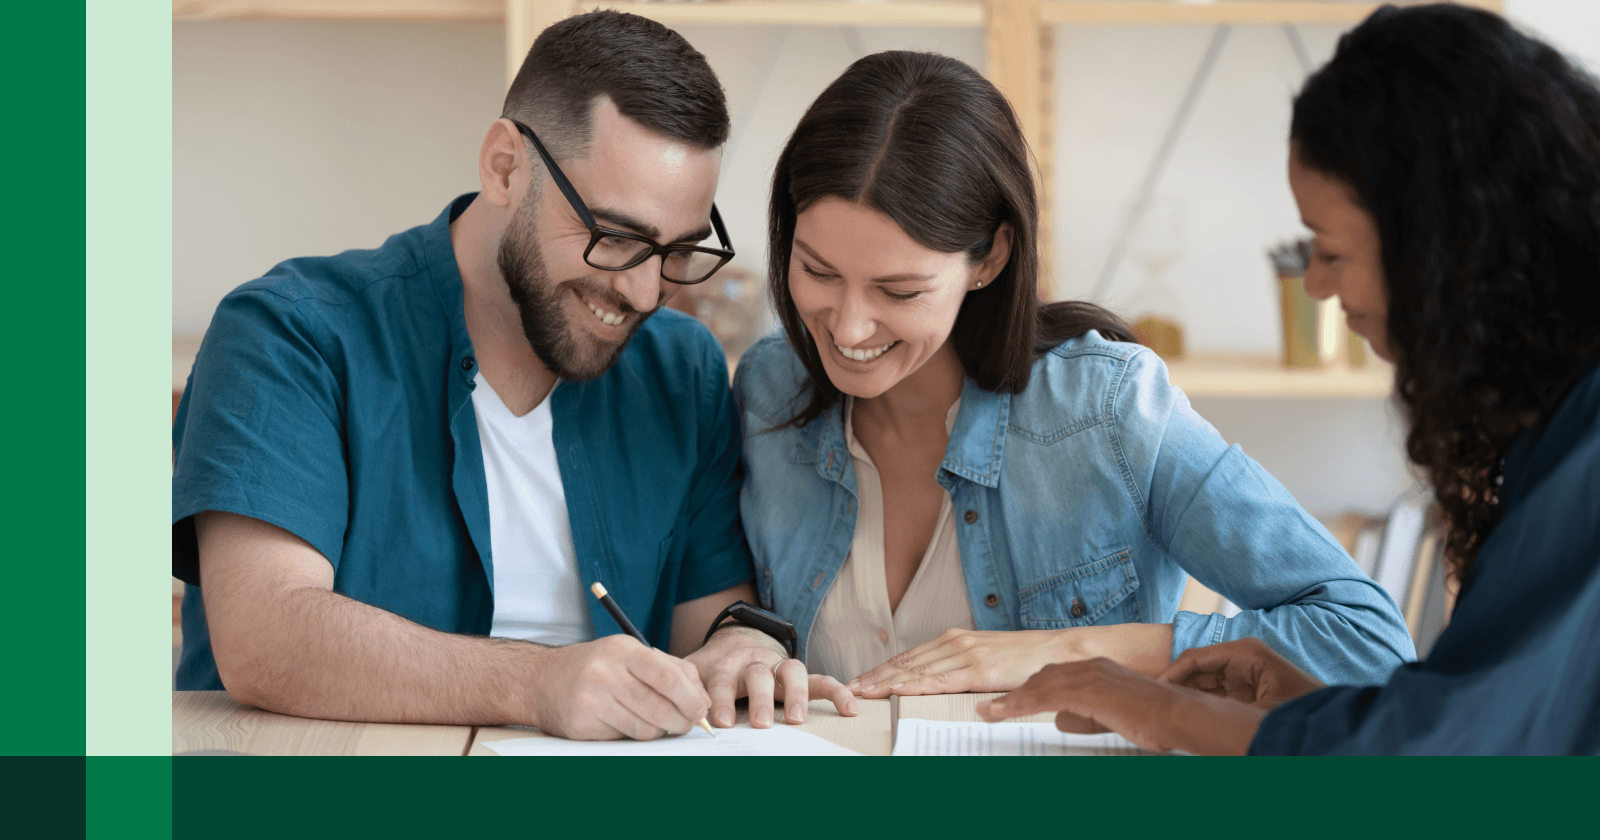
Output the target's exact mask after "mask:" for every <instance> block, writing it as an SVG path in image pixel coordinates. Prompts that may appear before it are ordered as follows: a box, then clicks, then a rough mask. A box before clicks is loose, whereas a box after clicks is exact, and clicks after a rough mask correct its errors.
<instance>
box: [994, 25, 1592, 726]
mask: <svg viewBox="0 0 1600 840" xmlns="http://www.w3.org/2000/svg"><path fill="white" fill-rule="evenodd" d="M1290 143H1291V146H1290V157H1289V183H1290V185H1291V187H1292V188H1293V190H1294V194H1295V200H1296V202H1297V203H1298V204H1299V206H1300V213H1301V217H1302V219H1304V221H1305V223H1306V225H1307V226H1308V227H1310V228H1311V230H1312V232H1313V233H1314V234H1315V235H1316V239H1315V245H1314V254H1313V257H1312V264H1311V267H1310V269H1309V270H1308V271H1307V274H1306V288H1307V290H1308V291H1311V292H1312V293H1313V294H1317V295H1318V296H1321V297H1326V296H1329V295H1333V294H1337V295H1339V299H1340V301H1341V302H1342V304H1343V307H1344V309H1345V311H1346V312H1347V313H1348V317H1349V322H1350V325H1351V327H1352V328H1353V329H1355V330H1356V332H1358V333H1360V334H1361V335H1363V336H1365V337H1366V338H1367V339H1368V340H1369V341H1370V342H1371V344H1372V347H1373V349H1374V350H1375V351H1376V352H1377V353H1378V354H1379V355H1380V356H1383V357H1385V358H1388V359H1391V360H1393V361H1394V362H1395V384H1396V396H1397V397H1398V400H1399V402H1400V404H1401V406H1402V407H1403V409H1404V411H1405V415H1406V417H1407V419H1408V421H1409V424H1410V433H1409V435H1408V437H1407V439H1406V451H1407V453H1408V454H1409V455H1410V457H1411V460H1412V461H1413V462H1415V463H1416V465H1417V466H1418V468H1419V469H1420V470H1421V471H1422V473H1423V474H1424V475H1426V476H1427V477H1428V479H1429V480H1430V481H1431V482H1432V484H1433V488H1434V491H1435V497H1436V499H1437V502H1438V505H1439V508H1440V510H1441V511H1442V512H1443V514H1444V517H1445V519H1446V520H1447V522H1448V525H1449V528H1450V531H1449V537H1448V540H1447V543H1446V551H1447V558H1448V561H1449V564H1450V569H1451V573H1452V574H1453V576H1454V577H1455V579H1456V580H1457V582H1458V583H1459V586H1460V589H1459V594H1458V596H1457V600H1456V605H1455V609H1454V612H1453V613H1452V616H1451V619H1450V624H1449V626H1448V627H1446V628H1445V630H1444V633H1443V634H1442V635H1441V636H1440V637H1439V640H1438V642H1437V643H1436V644H1435V645H1434V647H1433V649H1432V651H1430V653H1429V655H1428V659H1427V660H1426V661H1424V662H1418V663H1414V664H1410V665H1407V666H1405V667H1403V668H1400V669H1398V670H1397V671H1395V673H1394V674H1393V675H1392V676H1390V677H1389V678H1388V680H1387V681H1386V682H1381V681H1374V684H1369V685H1343V686H1335V687H1332V688H1328V687H1325V686H1324V685H1323V681H1321V680H1318V679H1315V678H1313V677H1312V676H1310V675H1308V674H1305V673H1303V672H1302V671H1301V670H1300V669H1298V668H1296V667H1295V666H1294V665H1293V664H1291V663H1289V662H1287V661H1285V660H1284V658H1283V657H1282V656H1280V655H1278V654H1279V653H1282V651H1279V652H1274V651H1273V650H1272V649H1271V648H1270V647H1268V646H1267V645H1264V644H1261V643H1260V642H1258V641H1254V640H1246V641H1243V642H1231V643H1228V644H1223V645H1218V646H1216V647H1214V648H1200V649H1196V650H1192V651H1189V652H1187V653H1185V654H1184V655H1183V656H1181V657H1179V659H1178V660H1177V661H1176V662H1174V663H1173V664H1172V666H1171V667H1170V668H1168V669H1167V670H1166V671H1165V672H1164V673H1162V674H1161V675H1160V676H1159V679H1150V678H1148V677H1146V676H1142V675H1139V674H1134V673H1132V672H1130V671H1128V670H1127V669H1125V668H1122V667H1120V666H1117V665H1115V664H1112V663H1109V662H1106V661H1103V660H1102V661H1098V662H1085V663H1073V664H1066V665H1055V666H1051V667H1049V668H1046V669H1044V670H1043V671H1041V672H1040V673H1039V674H1038V675H1036V676H1035V677H1033V678H1032V679H1030V680H1029V681H1028V684H1027V685H1025V686H1024V687H1023V688H1022V689H1021V690H1019V691H1017V692H1015V693H1013V694H1012V695H1010V696H1008V697H1005V698H1001V700H1000V701H998V702H997V703H995V704H991V705H990V706H989V707H988V709H987V714H988V715H989V717H991V718H992V719H1000V718H1004V717H1014V716H1017V715H1023V714H1030V713H1033V712H1038V711H1043V710H1047V709H1048V710H1054V711H1057V712H1059V713H1060V714H1059V716H1058V718H1057V724H1058V726H1060V727H1061V728H1063V729H1068V730H1072V731H1094V730H1098V729H1105V728H1109V729H1114V730H1116V731H1118V732H1121V733H1123V734H1124V735H1127V736H1128V737H1130V738H1132V739H1133V740H1135V741H1138V742H1139V743H1141V744H1143V745H1146V746H1150V747H1158V748H1181V749H1187V750H1190V751H1193V752H1203V753H1242V752H1245V751H1246V750H1247V749H1248V750H1249V751H1250V752H1252V753H1587V754H1592V753H1597V752H1600V368H1597V364H1596V363H1597V360H1600V89H1597V87H1596V82H1595V79H1594V78H1593V77H1592V76H1589V75H1587V74H1586V73H1584V72H1583V71H1581V70H1579V69H1577V68H1576V67H1574V66H1573V65H1572V64H1571V63H1569V62H1568V61H1567V60H1566V59H1564V58H1563V57H1562V56H1561V55H1560V54H1559V53H1557V52H1556V51H1555V50H1553V49H1551V48H1550V47H1548V46H1546V45H1545V44H1543V43H1541V42H1539V41H1537V40H1535V39H1533V38H1530V37H1527V36H1525V35H1522V34H1521V33H1518V32H1517V31H1516V30H1515V29H1513V28H1512V27H1511V26H1510V25H1509V24H1507V23H1506V21H1504V20H1503V19H1501V18H1500V17H1498V16H1496V15H1494V14H1491V13H1489V12H1485V11H1481V10H1476V9H1469V8H1463V7H1457V6H1445V5H1439V6H1430V7H1420V8H1413V9H1405V10H1395V9H1393V8H1388V7H1386V8H1384V9H1380V10H1379V11H1377V12H1375V13H1374V14H1373V15H1372V16H1371V17H1369V18H1368V19H1367V20H1366V21H1365V22H1364V23H1362V24H1361V25H1360V26H1358V27H1357V28H1356V29H1354V30H1352V31H1351V32H1350V33H1349V34H1347V35H1346V36H1344V38H1342V39H1341V40H1340V42H1339V47H1338V50H1337V51H1336V52H1335V54H1334V57H1333V59H1332V60H1331V61H1330V62H1329V63H1328V64H1327V66H1325V67H1323V68H1322V69H1321V70H1319V71H1318V72H1317V73H1316V74H1315V75H1313V76H1312V77H1311V79H1310V80H1309V81H1308V82H1307V83H1306V86H1305V89H1304V90H1302V91H1301V93H1300V95H1299V96H1298V97H1297V98H1296V100H1295V105H1294V120H1293V124H1292V128H1291V133H1290ZM1268 641H1269V642H1270V641H1271V640H1268ZM1274 646H1275V645H1274Z"/></svg>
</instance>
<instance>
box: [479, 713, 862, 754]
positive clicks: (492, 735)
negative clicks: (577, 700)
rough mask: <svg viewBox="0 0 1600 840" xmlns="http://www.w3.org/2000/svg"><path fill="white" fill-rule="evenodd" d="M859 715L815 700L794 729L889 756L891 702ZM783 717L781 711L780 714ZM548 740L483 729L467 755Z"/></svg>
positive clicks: (533, 733)
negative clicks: (495, 744) (505, 743)
mask: <svg viewBox="0 0 1600 840" xmlns="http://www.w3.org/2000/svg"><path fill="white" fill-rule="evenodd" d="M856 702H857V704H858V706H859V707H860V713H859V714H857V715H856V716H855V717H843V716H841V715H840V714H839V713H838V712H836V711H834V708H833V704H832V703H830V702H828V701H827V700H812V701H811V704H810V705H809V706H808V707H807V710H806V711H807V714H806V722H805V723H803V724H801V725H800V726H797V727H795V728H796V729H798V730H800V731H801V732H807V733H810V734H812V735H815V736H817V737H819V738H824V739H826V740H829V741H832V742H834V743H835V744H838V745H839V746H841V747H844V748H845V749H851V750H855V751H856V752H858V753H861V754H862V755H888V754H889V753H890V752H891V751H892V748H893V746H894V741H893V740H892V738H891V736H890V734H889V733H890V730H891V729H892V724H893V721H892V717H891V712H890V709H889V706H890V701H888V700H858V701H856ZM779 714H780V715H781V714H782V711H781V710H780V711H779ZM748 720H749V715H748V713H746V712H744V711H742V710H741V711H740V712H739V722H740V723H745V722H747V721H748ZM544 737H548V736H546V735H544V734H543V733H541V732H539V731H538V730H536V729H523V728H513V727H509V726H497V727H484V728H481V729H479V730H478V731H477V735H476V736H475V737H474V738H473V741H472V749H471V751H469V752H468V753H467V754H468V755H498V753H496V752H495V751H494V750H491V749H489V748H488V747H486V746H484V744H485V743H487V742H489V741H500V740H504V739H506V738H544Z"/></svg>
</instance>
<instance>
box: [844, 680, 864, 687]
mask: <svg viewBox="0 0 1600 840" xmlns="http://www.w3.org/2000/svg"><path fill="white" fill-rule="evenodd" d="M858 685H861V681H860V680H851V681H849V682H847V683H845V684H844V686H845V688H855V687H856V686H858Z"/></svg>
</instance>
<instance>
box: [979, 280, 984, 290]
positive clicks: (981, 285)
mask: <svg viewBox="0 0 1600 840" xmlns="http://www.w3.org/2000/svg"><path fill="white" fill-rule="evenodd" d="M978 288H980V289H981V288H983V281H982V280H979V281H978Z"/></svg>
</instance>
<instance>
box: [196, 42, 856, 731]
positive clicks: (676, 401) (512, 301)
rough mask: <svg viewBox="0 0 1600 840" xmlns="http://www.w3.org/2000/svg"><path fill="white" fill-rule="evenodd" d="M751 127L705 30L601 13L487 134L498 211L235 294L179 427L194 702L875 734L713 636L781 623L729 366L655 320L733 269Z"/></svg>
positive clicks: (773, 643) (789, 665)
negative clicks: (739, 137) (731, 611)
mask: <svg viewBox="0 0 1600 840" xmlns="http://www.w3.org/2000/svg"><path fill="white" fill-rule="evenodd" d="M727 135H728V116H727V106H726V103H725V101H724V99H723V95H722V90H721V87H720V85H719V84H718V83H717V80H716V77H715V75H714V74H713V73H712V71H711V68H710V67H709V66H708V65H707V64H706V62H705V59H704V57H703V56H701V55H700V54H699V53H698V52H696V51H695V50H694V49H693V48H692V47H690V46H689V44H688V43H687V42H685V41H684V40H683V39H682V38H681V37H680V36H678V35H677V34H676V33H673V32H672V31H670V30H668V29H666V28H665V27H663V26H661V25H660V24H657V23H654V22H652V21H649V20H646V19H644V18H639V17H636V16H632V15H625V14H618V13H613V12H597V13H593V14H589V15H583V16H580V17H575V18H569V19H567V20H565V21H562V22H560V23H558V24H556V25H554V26H552V27H550V28H549V29H547V30H546V31H545V32H544V33H542V34H541V35H540V37H539V39H538V40H537V41H536V42H535V44H534V45H533V48H532V50H530V52H529V54H528V58H527V60H526V61H525V62H524V64H523V66H522V68H521V71H520V72H519V73H518V75H517V78H516V80H515V81H514V82H513V83H512V86H511V90H510V91H509V93H508V94H507V96H506V104H505V110H504V113H503V116H502V118H501V119H499V120H496V121H495V122H494V124H493V125H491V126H490V128H489V131H488V133H487V134H486V135H485V137H484V140H483V145H482V148H481V149H480V152H479V158H478V171H479V178H480V182H481V184H482V191H481V192H480V193H478V194H476V195H467V196H462V197H461V198H458V199H456V200H455V201H454V202H452V203H451V204H450V206H449V207H448V208H447V209H446V210H445V212H444V213H443V214H441V215H440V216H439V218H438V219H437V220H435V221H434V222H433V223H432V224H430V225H425V226H423V227H418V228H414V229H412V230H410V231H406V232H405V233H401V234H397V235H395V236H393V237H391V238H390V239H389V240H388V241H387V242H386V243H384V245H383V246H382V247H380V248H378V249H376V250H372V251H349V252H346V253H344V254H340V255H338V256H335V257H326V258H306V259H297V260H290V261H289V262H286V263H283V264H280V265H279V266H277V267H276V268H274V269H273V270H272V271H271V272H269V273H268V274H267V275H266V276H264V277H262V278H260V279H258V280H255V281H253V282H251V283H248V284H246V285H244V286H242V287H240V288H239V289H236V290H235V291H234V292H232V293H231V294H230V295H228V297H227V298H225V299H224V300H223V302H222V303H221V305H220V306H219V307H218V310H217V313H216V315H215V317H214V319H213V321H212V324H211V327H210V329H209V330H208V331H207V334H206V338H205V342H204V343H203V345H202V346H201V349H200V352H199V354H198V356H197V359H196V362H195V368H194V371H193V373H192V374H191V376H190V380H189V385H188V388H187V389H186V391H185V395H184V399H183V402H182V404H181V405H180V406H179V409H178V419H177V422H176V424H175V426H174V429H173V443H174V447H175V466H174V474H173V574H174V575H175V576H177V577H179V578H182V579H183V580H184V581H185V582H186V583H188V584H190V585H189V586H188V587H187V590H186V595H185V597H184V614H183V629H184V652H183V657H182V661H181V663H180V667H179V671H178V687H179V688H180V689H206V688H210V689H216V688H222V687H226V689H227V690H228V692H229V693H230V694H232V695H233V696H234V697H236V698H237V699H239V700H241V701H243V702H246V703H249V704H252V705H255V706H260V707H262V708H266V709H271V710H274V711H280V712H284V713H288V714H295V715H301V716H305V717H319V718H338V719H354V720H368V721H404V722H428V723H456V724H498V723H522V724H528V725H533V726H538V727H539V728H541V729H543V730H545V731H547V732H550V733H552V734H556V735H563V736H566V737H570V738H584V739H603V738H618V737H628V738H641V739H643V738H654V737H659V736H661V735H663V734H665V733H669V732H685V731H687V730H688V729H689V728H690V727H691V726H693V725H694V724H695V723H696V722H697V721H699V720H700V719H701V718H702V717H704V716H706V715H707V713H708V710H709V716H710V719H711V721H712V722H713V723H715V724H716V725H719V726H730V725H732V723H733V720H734V708H733V703H734V700H735V698H736V697H739V696H744V695H748V696H749V699H750V716H751V721H752V724H753V725H755V726H758V727H759V726H765V725H769V724H770V723H771V721H772V717H773V707H774V702H775V697H776V698H777V699H782V700H784V701H785V709H786V713H787V714H786V716H787V718H788V720H789V721H791V722H798V721H800V720H803V719H804V715H805V708H806V701H807V699H808V697H809V696H811V694H812V693H817V694H825V695H826V696H827V697H828V698H829V699H831V700H833V701H834V703H835V704H836V705H837V706H838V707H839V709H840V711H841V712H845V713H847V714H848V713H853V712H854V708H855V701H854V699H853V698H852V697H851V696H850V693H849V692H848V691H847V690H845V689H844V688H843V687H842V686H839V685H838V683H837V682H836V681H833V680H829V679H827V678H823V677H808V676H807V675H806V673H805V669H804V666H803V665H802V664H801V663H800V662H799V661H798V660H794V659H790V658H788V654H787V652H786V650H785V647H784V645H783V644H781V643H780V642H779V641H778V640H776V639H774V638H773V637H771V636H769V635H767V634H766V633H763V632H761V631H759V630H756V629H752V628H751V627H748V626H742V625H740V624H726V625H724V626H722V627H721V628H720V629H717V630H716V631H715V632H714V633H712V634H710V636H709V638H706V637H707V631H708V629H710V628H711V625H712V624H713V621H714V619H717V618H718V616H719V615H720V614H721V613H722V611H723V609H724V608H725V607H727V606H729V605H731V604H733V603H734V602H736V601H739V600H747V601H754V600H756V593H755V589H754V587H753V586H752V585H751V583H750V579H751V563H750V558H749V554H748V550H747V549H746V548H745V546H744V542H743V534H742V530H741V528H740V524H739V518H738V485H739V468H738V457H739V455H738V453H739V434H738V429H737V427H736V425H735V422H736V421H735V420H734V412H733V408H732V402H731V398H730V395H729V392H728V377H727V370H726V364H725V362H724V360H723V358H722V353H721V350H720V348H718V347H717V345H716V342H715V340H714V339H712V338H711V337H710V335H709V333H707V332H706V331H705V330H704V329H703V328H701V327H700V326H699V325H698V324H696V323H695V322H694V321H692V320H691V319H688V318H686V317H684V316H681V315H678V314H677V313H674V312H665V313H660V314H656V310H657V309H658V308H660V306H661V304H662V303H663V302H664V301H665V300H666V299H667V298H668V297H670V295H671V294H672V293H673V292H674V291H675V290H676V288H677V287H678V285H680V284H681V283H683V282H693V281H696V280H700V279H704V277H705V276H709V273H710V272H712V271H715V270H716V269H717V268H718V267H720V266H721V264H722V263H723V262H725V261H726V259H727V258H728V257H729V256H731V252H730V251H728V249H729V248H730V246H729V244H728V242H727V241H726V236H725V234H724V233H723V231H722V230H721V223H720V220H719V219H718V217H717V215H716V211H715V208H714V207H713V206H712V198H713V196H714V194H715V192H716V183H717V175H718V169H719V166H720V155H721V146H722V144H723V142H724V141H725V140H726V138H727ZM541 144H542V149H541ZM546 154H548V157H546ZM714 231H715V232H716V233H717V235H718V237H717V241H707V240H710V238H711V236H712V234H713V232H714ZM660 243H665V244H664V245H663V244H660ZM673 281H678V282H673ZM652 315H654V317H651V316H652ZM647 319H648V320H647ZM594 582H600V583H603V584H604V585H605V586H606V587H607V588H608V589H609V590H610V591H611V592H612V594H613V595H614V597H615V599H616V601H617V602H618V604H619V605H620V606H621V608H622V610H623V611H624V612H625V613H626V614H628V615H630V616H631V617H632V619H633V621H634V623H636V624H638V625H639V626H640V627H641V628H642V630H643V632H644V634H645V635H646V636H647V638H649V639H650V640H651V642H652V644H653V645H655V646H656V647H663V648H666V650H668V651H670V655H669V653H663V652H661V651H658V650H653V649H651V648H648V647H645V646H644V645H641V644H639V643H638V642H636V641H634V640H633V639H632V638H630V637H629V636H626V635H622V634H619V633H618V628H617V624H616V623H615V622H614V621H613V620H612V619H611V617H610V616H609V615H608V614H607V613H605V612H604V611H603V610H601V609H599V606H598V604H597V603H596V601H595V600H594V599H593V598H590V597H589V596H588V594H587V588H588V586H589V584H591V583H594ZM702 640H704V644H703V645H702ZM678 657H684V658H678Z"/></svg>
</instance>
